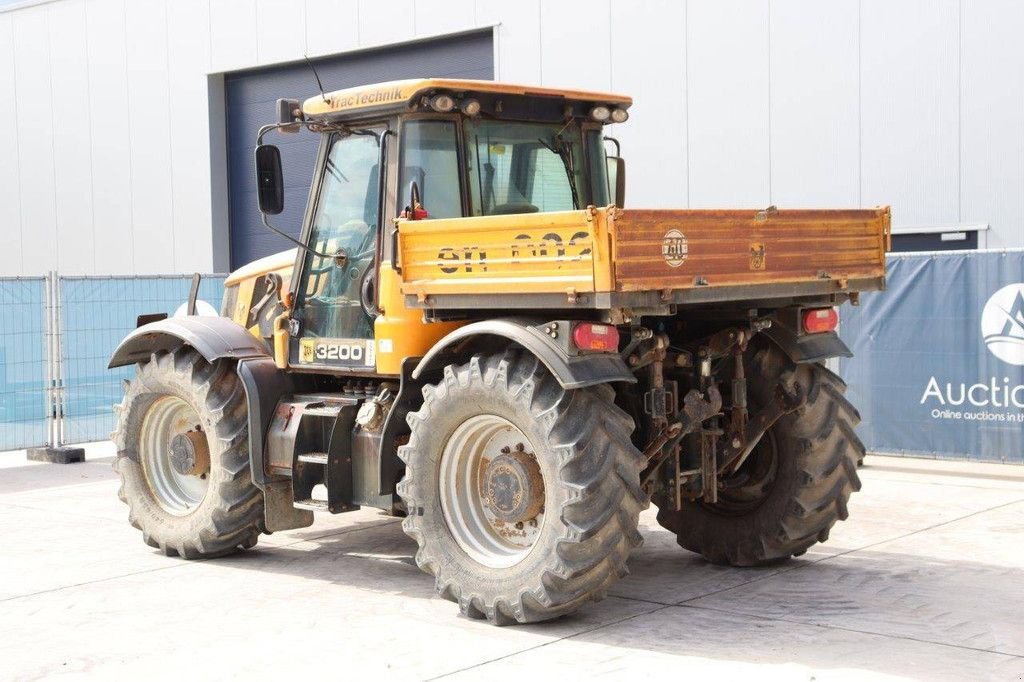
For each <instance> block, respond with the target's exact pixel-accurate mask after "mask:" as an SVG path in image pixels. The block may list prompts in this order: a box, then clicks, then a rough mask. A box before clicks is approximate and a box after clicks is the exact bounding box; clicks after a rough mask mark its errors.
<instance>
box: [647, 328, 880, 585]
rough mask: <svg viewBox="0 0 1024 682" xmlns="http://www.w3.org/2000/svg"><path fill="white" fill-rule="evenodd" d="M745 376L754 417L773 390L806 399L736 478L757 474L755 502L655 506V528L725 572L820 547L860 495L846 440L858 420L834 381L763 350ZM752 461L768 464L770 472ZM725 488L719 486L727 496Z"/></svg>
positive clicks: (814, 367)
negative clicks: (792, 392) (768, 459)
mask: <svg viewBox="0 0 1024 682" xmlns="http://www.w3.org/2000/svg"><path fill="white" fill-rule="evenodd" d="M747 376H748V379H749V391H750V400H751V403H752V406H753V408H754V409H757V406H758V405H764V404H765V403H766V402H767V401H768V400H772V399H773V395H774V392H775V390H776V387H777V386H778V385H779V384H780V383H781V384H785V385H786V386H788V387H790V388H794V387H796V388H799V389H800V390H801V391H802V393H803V395H805V396H806V397H807V399H806V402H805V403H804V404H803V406H801V407H800V408H799V409H798V410H796V411H795V412H791V413H789V414H786V415H784V416H783V417H782V418H780V419H779V420H778V421H777V422H776V423H775V424H774V425H773V426H772V428H771V429H770V430H769V431H768V432H767V433H766V434H765V437H764V439H762V440H763V441H764V443H763V444H759V446H758V448H757V449H755V451H754V452H752V453H751V455H750V457H749V458H748V461H747V462H745V463H744V465H743V467H741V469H740V470H739V472H737V476H739V475H747V476H748V478H751V472H752V471H758V467H760V473H758V474H757V475H762V476H763V478H764V479H765V480H764V482H763V483H762V484H761V485H762V487H763V488H764V490H763V492H762V495H761V499H759V500H754V501H753V502H751V503H750V504H747V505H742V504H738V503H731V501H730V499H729V498H728V496H725V498H724V499H723V495H722V493H721V491H720V501H719V503H718V504H707V503H704V502H701V501H686V500H684V501H683V508H682V509H681V510H680V511H674V510H673V509H672V508H671V505H670V504H668V503H665V500H664V498H663V497H661V496H656V498H655V503H656V504H658V506H659V512H658V523H659V524H661V526H662V527H664V528H666V529H668V530H669V531H671V532H673V533H675V534H676V540H677V541H678V543H679V545H680V546H682V547H683V548H684V549H688V550H690V551H693V552H697V553H698V554H701V555H703V556H704V558H705V559H707V560H708V561H710V562H712V563H716V564H727V565H731V566H759V565H764V564H769V563H773V562H776V561H780V560H783V559H787V558H789V557H792V556H798V555H800V554H803V553H804V552H806V551H807V549H808V548H809V547H811V546H812V545H814V544H815V543H818V542H824V541H825V540H827V539H828V536H829V530H830V529H831V528H832V526H833V525H834V524H835V523H836V522H837V521H842V520H845V519H846V518H847V516H848V512H847V503H848V501H849V499H850V496H851V495H852V494H853V493H854V492H856V491H858V490H860V478H859V477H858V475H857V463H858V461H859V460H862V459H863V457H864V446H863V444H862V443H861V442H860V439H858V438H857V435H856V434H855V433H854V427H855V426H856V425H857V423H858V422H859V421H860V415H859V414H858V412H857V410H856V409H855V408H854V407H853V406H852V405H851V404H850V403H849V401H847V400H846V397H845V396H844V392H845V390H846V384H845V383H844V382H843V380H842V379H840V378H839V377H838V376H836V375H835V374H834V373H832V372H831V371H829V370H828V369H826V368H825V367H823V366H822V365H820V364H817V363H808V364H799V365H798V364H795V363H793V362H791V361H790V360H789V359H788V358H786V357H785V356H784V355H783V354H782V352H781V351H779V350H778V349H777V348H775V347H774V346H766V347H763V348H760V349H758V350H756V352H754V353H753V357H752V361H751V369H750V370H749V371H748V373H747ZM769 451H771V452H769ZM757 457H773V458H774V464H773V466H774V469H771V467H769V466H767V465H765V463H764V462H763V461H762V462H758V461H757V460H756V458H757ZM767 473H770V474H771V475H770V478H771V480H770V481H768V480H767V478H769V476H767V475H766V474H767ZM755 478H756V476H755ZM729 482H730V481H729V480H725V481H723V482H722V483H723V485H724V486H725V487H726V488H728V484H729ZM659 502H660V504H659Z"/></svg>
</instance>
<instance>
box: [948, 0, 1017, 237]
mask: <svg viewBox="0 0 1024 682" xmlns="http://www.w3.org/2000/svg"><path fill="white" fill-rule="evenodd" d="M962 17H963V63H962V72H961V73H962V79H963V80H962V82H963V88H962V91H961V104H960V106H961V125H962V128H961V152H962V157H961V163H962V164H963V166H962V176H961V185H960V188H961V193H962V194H961V197H962V202H963V203H962V206H961V220H962V221H963V222H965V223H988V224H989V225H991V228H990V230H989V232H988V235H987V237H988V246H989V247H992V248H995V247H1013V246H1016V247H1019V246H1024V41H1022V40H1021V31H1022V29H1024V3H1021V2H1017V1H1016V0H985V1H984V2H981V1H979V0H966V1H965V2H964V5H963V14H962Z"/></svg>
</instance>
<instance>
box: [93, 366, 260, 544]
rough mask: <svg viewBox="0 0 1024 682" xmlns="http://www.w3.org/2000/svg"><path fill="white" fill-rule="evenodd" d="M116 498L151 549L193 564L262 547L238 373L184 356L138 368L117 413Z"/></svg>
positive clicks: (243, 400)
mask: <svg viewBox="0 0 1024 682" xmlns="http://www.w3.org/2000/svg"><path fill="white" fill-rule="evenodd" d="M116 411H117V412H118V424H117V430H116V431H115V432H114V434H113V440H114V443H115V445H116V446H117V458H116V459H115V461H114V469H115V470H116V471H117V472H118V473H119V474H120V476H121V488H120V490H119V491H118V496H119V497H120V498H121V501H123V502H124V503H125V504H127V505H128V510H129V511H128V520H129V521H130V522H131V524H132V525H133V526H135V527H136V528H138V529H139V530H141V531H142V537H143V540H144V541H145V542H146V544H148V545H150V546H152V547H157V548H159V549H160V550H161V551H163V552H164V553H166V554H168V555H180V556H183V557H185V558H187V559H193V558H199V557H211V556H221V555H224V554H230V553H231V552H234V551H236V550H238V549H240V548H246V547H252V546H253V545H255V544H256V541H257V539H258V538H259V535H260V532H261V531H262V530H263V496H262V494H261V492H260V490H259V489H258V488H256V486H255V485H254V484H253V482H252V476H251V472H250V470H249V438H248V420H247V412H246V404H245V395H244V393H243V390H242V386H241V383H240V382H239V380H238V377H237V376H236V375H235V372H234V366H233V364H231V363H229V362H227V361H223V360H221V361H218V362H215V363H213V364H211V363H208V362H206V361H205V360H204V359H203V358H202V357H201V356H200V355H199V354H198V353H196V352H195V351H194V350H192V349H190V348H187V347H183V348H179V349H178V350H175V351H173V352H171V353H166V352H160V353H155V354H153V355H152V356H151V358H150V361H149V362H147V363H145V364H142V365H140V366H139V367H138V371H137V373H136V377H135V378H134V379H133V380H132V381H131V382H129V384H128V388H127V390H126V392H125V397H124V400H123V401H122V403H121V404H120V405H118V406H117V408H116Z"/></svg>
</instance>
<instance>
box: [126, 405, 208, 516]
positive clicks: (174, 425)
mask: <svg viewBox="0 0 1024 682" xmlns="http://www.w3.org/2000/svg"><path fill="white" fill-rule="evenodd" d="M198 424H199V416H198V415H197V414H196V412H195V410H193V409H192V407H191V406H190V405H189V404H188V403H186V402H185V401H184V400H182V399H181V398H178V397H175V396H161V397H160V398H157V400H156V401H155V402H154V403H153V404H152V405H151V406H150V408H149V410H148V411H147V412H146V416H145V417H144V418H143V420H142V433H141V436H140V438H139V459H140V461H141V462H142V471H143V473H144V474H145V477H146V483H147V484H148V485H149V489H150V490H151V491H152V493H153V497H154V498H156V501H157V503H158V504H159V505H160V506H161V507H162V508H163V509H164V510H166V511H168V512H170V513H171V514H174V515H176V516H185V515H187V514H190V513H192V512H193V511H194V510H195V509H196V507H198V506H199V505H200V503H202V501H203V499H204V498H205V497H206V491H207V488H208V487H209V474H205V473H204V474H202V475H191V474H183V473H180V472H178V471H177V470H176V469H175V468H174V466H172V464H171V457H170V455H171V441H172V440H173V439H174V437H175V436H178V435H180V434H183V433H186V432H188V431H190V430H194V429H195V428H196V427H197V425H198Z"/></svg>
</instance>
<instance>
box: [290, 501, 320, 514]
mask: <svg viewBox="0 0 1024 682" xmlns="http://www.w3.org/2000/svg"><path fill="white" fill-rule="evenodd" d="M292 506H293V507H295V508H296V509H309V510H310V511H327V510H328V509H327V502H326V501H321V500H296V501H295V502H293V503H292Z"/></svg>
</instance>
